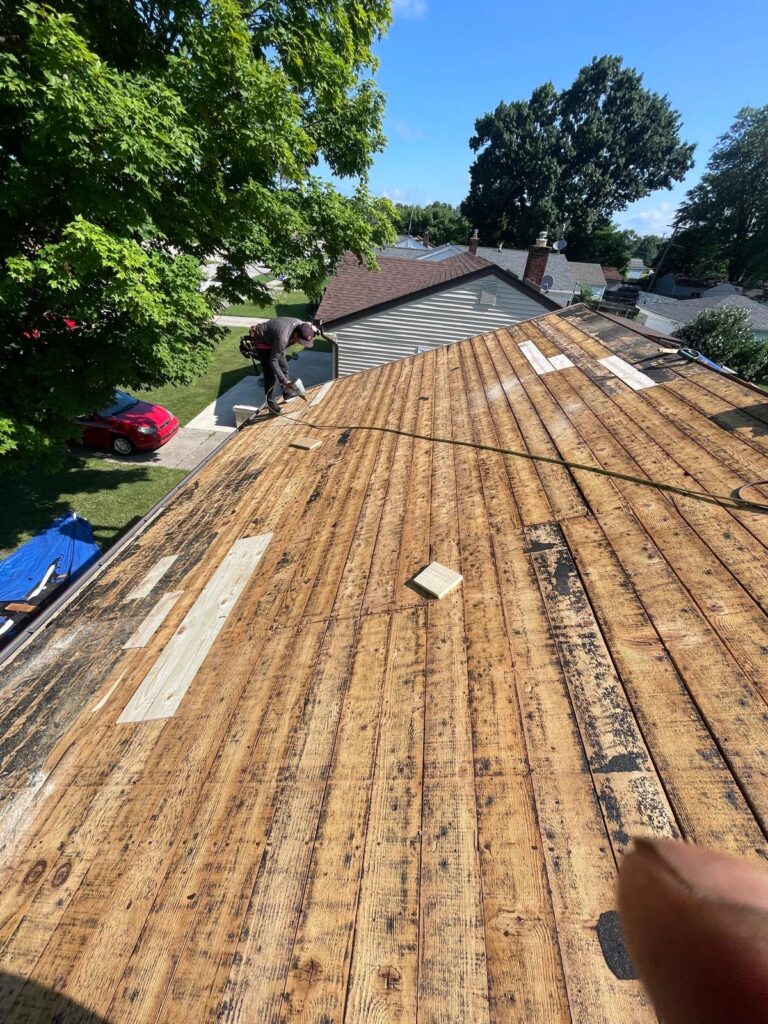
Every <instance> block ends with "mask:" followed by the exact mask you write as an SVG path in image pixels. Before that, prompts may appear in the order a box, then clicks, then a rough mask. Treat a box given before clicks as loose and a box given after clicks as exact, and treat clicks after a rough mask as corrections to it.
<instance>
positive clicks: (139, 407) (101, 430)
mask: <svg viewBox="0 0 768 1024" xmlns="http://www.w3.org/2000/svg"><path fill="white" fill-rule="evenodd" d="M77 422H78V423H79V424H80V426H81V427H82V428H83V444H92V445H95V446H96V447H98V448H110V449H111V450H112V451H113V452H115V454H116V455H130V454H131V452H134V451H149V450H152V449H154V448H160V447H162V446H163V445H164V444H166V442H168V441H170V440H171V438H172V437H174V436H175V435H176V434H177V433H178V430H179V420H178V417H177V416H174V415H173V414H172V413H170V412H168V410H167V409H164V408H163V407H162V405H151V404H150V403H149V402H142V401H141V399H139V398H134V397H133V395H129V394H127V393H126V392H125V391H116V392H115V399H114V401H113V403H112V405H108V406H107V408H106V409H99V411H98V412H95V413H92V415H90V416H78V418H77Z"/></svg>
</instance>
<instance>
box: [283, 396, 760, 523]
mask: <svg viewBox="0 0 768 1024" xmlns="http://www.w3.org/2000/svg"><path fill="white" fill-rule="evenodd" d="M282 415H283V416H284V417H285V418H286V419H289V420H293V421H294V422H295V423H300V424H301V425H302V426H303V427H312V429H313V430H341V431H344V430H370V431H377V432H378V433H381V434H396V435H397V436H398V437H410V438H412V439H413V440H415V441H429V442H430V443H432V444H452V445H455V446H457V447H459V448H474V449H476V450H477V451H483V452H496V453H497V454H498V455H509V456H510V457H512V458H515V459H527V460H528V461H529V462H545V463H547V464H549V465H551V466H563V467H564V468H565V469H579V470H582V472H584V473H596V474H597V475H598V476H607V477H610V478H611V479H613V480H624V481H626V482H627V483H630V484H639V485H640V486H641V487H653V488H654V489H655V490H657V491H665V492H666V493H668V494H679V495H680V496H681V497H683V498H694V499H695V500H696V501H705V502H707V503H708V504H710V505H720V506H721V507H723V508H730V509H737V510H739V511H742V512H763V513H768V504H764V503H763V502H759V501H749V499H747V498H741V497H738V495H737V496H736V497H733V496H731V495H724V494H709V493H707V492H706V491H695V490H693V489H691V488H689V487H678V486H676V485H675V484H664V483H659V481H658V480H648V479H645V478H644V477H641V476H633V475H632V474H631V473H618V472H616V470H613V469H604V468H603V467H602V466H589V465H586V464H585V463H583V462H570V461H569V460H567V459H559V458H557V457H556V456H554V455H536V454H533V453H532V452H520V451H516V450H515V449H514V448H498V447H497V446H496V445H491V444H480V443H479V442H477V441H460V440H457V439H456V438H452V437H431V436H429V435H427V434H415V433H412V432H411V431H409V430H398V429H397V428H395V427H375V426H368V425H365V424H360V423H350V424H341V423H312V422H311V421H310V420H300V419H299V418H298V417H296V416H292V415H291V414H290V413H283V414H282ZM741 490H743V488H741Z"/></svg>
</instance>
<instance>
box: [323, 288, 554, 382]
mask: <svg viewBox="0 0 768 1024" xmlns="http://www.w3.org/2000/svg"><path fill="white" fill-rule="evenodd" d="M494 287H495V292H496V295H495V299H496V301H495V304H491V303H489V302H488V301H484V302H481V298H483V297H484V298H485V299H486V300H487V299H488V298H489V293H490V292H492V291H493V289H494ZM548 312H551V311H550V309H549V307H545V306H544V305H543V304H542V303H539V302H537V301H536V299H535V297H533V296H529V295H527V294H525V293H524V292H522V291H519V290H518V289H517V288H514V287H513V286H512V285H510V284H508V283H507V282H506V281H502V280H501V279H500V278H497V277H493V276H489V277H484V278H479V279H477V280H474V281H470V282H457V283H456V285H454V286H453V287H452V288H446V289H445V290H443V291H440V292H434V293H433V294H432V295H427V296H424V297H422V298H419V299H411V300H410V301H408V300H404V301H403V302H402V303H400V304H399V305H398V306H392V307H390V308H389V309H386V310H383V311H382V312H380V313H373V314H371V315H369V316H361V317H360V318H359V319H358V320H354V321H351V322H350V323H346V324H344V325H343V326H342V327H339V328H338V329H337V330H335V331H334V333H335V335H336V339H337V341H338V346H339V376H340V377H346V376H347V375H348V374H350V373H357V372H358V371H359V370H369V369H370V368H371V367H372V366H381V365H382V364H384V363H391V362H392V361H393V360H395V359H403V358H405V357H407V356H412V355H415V354H416V353H417V352H420V351H426V350H427V349H431V348H439V347H440V346H441V345H447V344H448V343H449V342H452V341H461V340H462V339H463V338H471V337H474V336H475V335H476V334H483V333H484V332H486V331H493V330H495V329H496V328H498V327H504V326H505V325H507V324H513V323H519V322H520V321H521V320H530V319H531V318H532V317H535V316H541V315H542V314H544V313H548Z"/></svg>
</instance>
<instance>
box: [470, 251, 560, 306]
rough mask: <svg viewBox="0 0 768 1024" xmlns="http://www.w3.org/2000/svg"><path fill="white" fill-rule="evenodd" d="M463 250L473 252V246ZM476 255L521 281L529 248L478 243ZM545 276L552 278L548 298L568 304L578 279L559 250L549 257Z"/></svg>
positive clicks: (558, 302) (551, 253)
mask: <svg viewBox="0 0 768 1024" xmlns="http://www.w3.org/2000/svg"><path fill="white" fill-rule="evenodd" d="M459 248H460V249H461V251H462V252H472V251H473V248H472V246H467V245H462V246H459ZM474 251H475V252H476V255H478V256H480V257H481V258H482V259H484V260H488V262H489V263H495V264H496V266H497V267H501V269H502V270H506V271H507V272H508V273H510V274H512V275H513V276H514V277H516V278H517V279H518V280H519V281H522V280H523V278H524V276H525V266H526V261H527V259H528V249H504V248H503V247H502V246H497V247H494V246H489V245H478V246H476V247H475V250H474ZM545 276H548V277H551V278H552V281H553V283H552V285H551V287H550V288H549V289H548V291H547V293H546V294H547V298H548V299H552V300H553V302H555V303H556V304H557V305H558V306H567V305H568V303H569V302H570V301H571V300H572V299H573V293H574V291H575V290H576V281H575V279H574V276H573V274H572V272H571V265H570V263H569V262H568V260H567V259H566V257H565V256H563V255H562V254H561V253H559V252H550V253H549V256H548V257H547V266H546V271H545Z"/></svg>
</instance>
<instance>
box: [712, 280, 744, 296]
mask: <svg viewBox="0 0 768 1024" xmlns="http://www.w3.org/2000/svg"><path fill="white" fill-rule="evenodd" d="M740 294H741V292H740V291H739V289H738V288H737V287H736V285H735V284H731V282H730V281H720V282H719V283H718V284H716V285H714V286H713V287H712V288H707V290H706V291H705V292H704V296H703V298H705V299H709V298H711V297H712V296H713V295H740Z"/></svg>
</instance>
